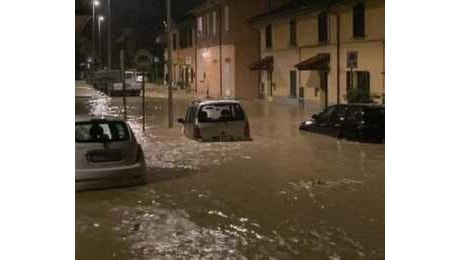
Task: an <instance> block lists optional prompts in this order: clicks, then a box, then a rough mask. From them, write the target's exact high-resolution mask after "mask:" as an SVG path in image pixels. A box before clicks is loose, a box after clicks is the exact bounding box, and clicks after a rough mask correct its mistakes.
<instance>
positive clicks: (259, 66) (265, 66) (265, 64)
mask: <svg viewBox="0 0 460 260" xmlns="http://www.w3.org/2000/svg"><path fill="white" fill-rule="evenodd" d="M249 69H250V70H273V56H267V57H265V58H263V59H261V60H260V61H256V62H254V63H252V64H251V65H249Z"/></svg>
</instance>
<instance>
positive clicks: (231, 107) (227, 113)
mask: <svg viewBox="0 0 460 260" xmlns="http://www.w3.org/2000/svg"><path fill="white" fill-rule="evenodd" d="M241 120H244V112H243V109H242V108H241V106H240V105H239V104H231V103H229V104H225V103H224V104H210V105H204V106H202V107H201V108H200V110H199V112H198V122H201V123H210V122H224V121H241Z"/></svg>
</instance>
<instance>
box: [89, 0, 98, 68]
mask: <svg viewBox="0 0 460 260" xmlns="http://www.w3.org/2000/svg"><path fill="white" fill-rule="evenodd" d="M98 5H99V1H96V0H94V1H93V35H92V36H93V37H92V39H91V40H92V43H93V66H92V67H91V68H92V70H93V71H94V64H96V6H98Z"/></svg>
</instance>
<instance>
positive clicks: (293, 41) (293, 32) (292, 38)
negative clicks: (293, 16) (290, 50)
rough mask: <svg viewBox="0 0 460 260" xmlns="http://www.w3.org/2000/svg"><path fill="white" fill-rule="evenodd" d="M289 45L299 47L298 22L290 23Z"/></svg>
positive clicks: (292, 21)
mask: <svg viewBox="0 0 460 260" xmlns="http://www.w3.org/2000/svg"><path fill="white" fill-rule="evenodd" d="M289 45H290V46H296V45H297V22H296V20H291V22H289Z"/></svg>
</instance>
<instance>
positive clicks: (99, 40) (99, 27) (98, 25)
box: [97, 15, 104, 64]
mask: <svg viewBox="0 0 460 260" xmlns="http://www.w3.org/2000/svg"><path fill="white" fill-rule="evenodd" d="M102 21H104V16H102V15H99V19H98V23H97V28H98V34H99V37H98V42H99V55H98V56H99V57H102V41H101V22H102ZM101 64H102V59H101Z"/></svg>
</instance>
